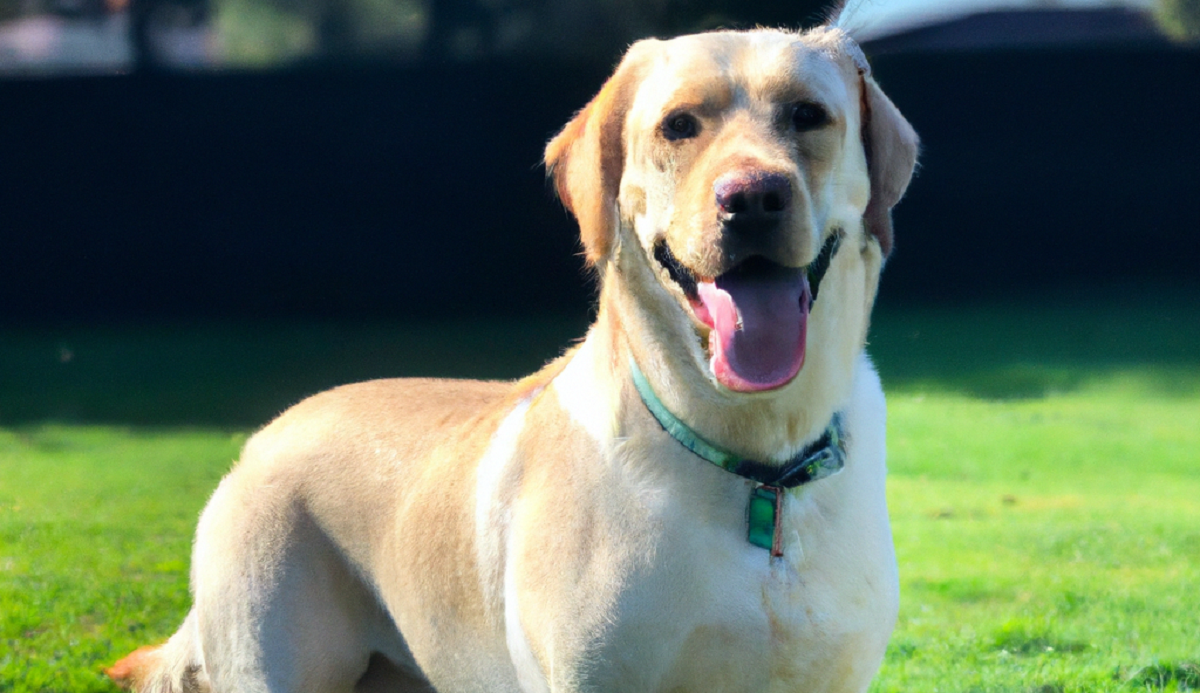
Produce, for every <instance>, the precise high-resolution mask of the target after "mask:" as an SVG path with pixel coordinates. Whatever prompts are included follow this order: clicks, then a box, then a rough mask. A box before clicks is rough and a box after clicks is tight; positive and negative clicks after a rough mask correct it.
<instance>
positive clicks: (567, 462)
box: [109, 27, 917, 691]
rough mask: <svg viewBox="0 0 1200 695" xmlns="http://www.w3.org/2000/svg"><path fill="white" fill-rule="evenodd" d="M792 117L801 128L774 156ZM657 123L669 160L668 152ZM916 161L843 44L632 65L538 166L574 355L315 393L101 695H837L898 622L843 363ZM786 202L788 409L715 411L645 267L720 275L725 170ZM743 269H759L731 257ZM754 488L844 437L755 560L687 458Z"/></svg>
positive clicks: (228, 489)
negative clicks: (795, 107) (738, 469)
mask: <svg viewBox="0 0 1200 695" xmlns="http://www.w3.org/2000/svg"><path fill="white" fill-rule="evenodd" d="M799 99H803V100H806V101H811V102H816V103H819V104H821V105H823V106H824V108H825V109H826V110H827V111H828V113H829V115H830V121H829V124H828V125H826V126H825V127H823V128H820V129H817V130H813V131H811V132H799V133H798V132H792V131H790V130H789V129H788V127H787V123H786V117H785V118H783V119H782V121H781V118H780V113H781V110H783V109H786V108H787V106H788V104H790V103H793V102H795V101H796V100H799ZM680 109H684V110H686V111H688V112H689V113H692V114H694V115H695V117H696V118H697V119H698V122H699V126H700V129H699V132H698V134H697V135H696V136H695V137H693V138H689V139H685V140H676V141H670V140H668V139H665V138H664V137H663V129H662V123H663V120H664V118H665V117H666V116H667V115H668V114H671V113H674V112H677V111H679V110H680ZM916 151H917V141H916V136H915V134H914V133H913V131H912V128H911V127H909V125H908V123H907V122H906V121H905V120H904V118H903V117H902V116H901V115H900V113H899V112H898V111H897V110H896V108H895V106H894V105H893V104H892V103H891V102H890V101H889V100H888V99H887V97H886V96H884V95H883V93H882V92H881V91H880V90H879V87H878V86H877V85H876V84H875V82H874V80H873V79H872V78H871V77H870V75H869V73H868V72H867V70H866V64H865V61H864V60H863V59H862V54H861V52H859V51H858V48H857V47H856V46H855V45H854V43H853V41H852V40H850V39H849V38H848V37H847V36H846V35H845V34H844V33H843V32H841V31H840V30H838V29H834V28H830V27H821V28H817V29H814V30H811V31H809V32H807V33H791V32H784V31H772V30H757V31H752V32H716V33H710V34H702V35H696V36H686V37H681V38H678V39H674V40H671V41H652V40H651V41H642V42H639V43H637V44H635V45H634V46H633V47H632V48H631V49H630V50H629V52H628V54H627V55H626V56H625V58H624V60H623V61H622V63H621V65H620V66H619V67H618V68H617V70H616V73H615V74H614V75H613V77H612V78H611V79H610V80H609V81H608V83H607V84H605V86H604V88H603V89H602V90H601V91H600V93H599V94H598V95H597V97H596V98H595V99H594V100H593V101H592V103H591V104H589V105H588V106H587V107H586V108H584V109H583V110H582V111H580V112H579V114H578V115H576V116H575V118H574V119H573V120H572V121H571V122H570V123H568V124H567V126H566V127H565V128H564V129H563V131H562V132H561V133H560V134H559V135H558V136H557V137H555V138H554V139H553V140H552V141H551V142H550V144H549V146H548V147H547V149H546V162H547V164H548V166H549V169H550V171H551V172H552V175H553V177H554V181H555V183H556V186H557V188H558V190H559V192H560V194H561V196H562V200H563V202H564V203H565V204H566V205H567V207H568V208H569V209H570V210H571V211H572V213H573V214H574V215H575V216H576V218H577V219H578V221H579V226H580V231H581V235H582V240H583V245H584V248H585V249H586V253H587V259H588V261H589V262H590V263H591V264H593V265H594V266H595V268H596V270H597V273H598V275H599V277H600V281H601V282H600V285H601V291H600V297H599V311H598V318H597V320H596V322H595V324H594V325H593V326H592V327H591V329H590V330H589V332H588V335H587V338H586V340H585V341H584V342H583V343H582V344H581V345H580V346H579V347H578V348H576V349H574V350H572V351H571V352H569V353H568V354H566V355H564V356H563V357H562V358H560V359H559V360H557V361H555V362H553V363H552V364H550V365H548V366H547V367H546V368H545V369H544V370H542V371H541V372H539V373H538V374H536V375H534V376H532V377H529V378H528V379H525V380H523V381H519V382H516V383H493V382H474V381H453V380H428V379H396V380H382V381H372V382H367V383H361V384H355V385H351V386H344V387H341V388H338V389H334V390H332V391H328V392H326V393H322V394H320V395H317V396H314V397H312V398H310V399H308V400H306V401H304V402H302V403H300V404H299V405H297V406H295V407H293V408H292V409H290V410H289V411H287V412H286V413H284V414H283V415H282V416H281V417H279V418H278V419H277V420H275V421H274V422H272V423H271V424H270V425H268V426H267V427H266V428H264V429H263V430H262V431H260V432H259V433H257V434H256V435H255V436H254V437H253V438H252V439H251V440H250V441H249V442H248V443H247V445H246V447H245V450H244V452H243V453H242V457H241V461H240V463H239V464H238V465H237V466H236V467H235V469H234V470H233V471H232V472H231V473H230V474H229V475H228V476H226V478H225V479H224V480H223V481H222V482H221V484H220V486H219V487H218V489H217V491H216V493H215V494H214V495H213V497H212V499H211V500H210V501H209V503H208V506H207V508H206V509H205V511H204V513H203V515H202V517H201V519H200V524H199V528H198V529H197V534H196V542H195V548H194V553H193V558H192V593H193V599H194V600H193V607H192V609H191V612H190V613H189V614H188V616H187V618H186V620H185V621H184V623H183V626H182V627H181V628H180V630H179V632H177V633H176V634H175V635H174V636H173V637H172V638H171V639H170V640H169V641H168V642H166V643H165V644H164V645H161V646H159V647H152V648H143V649H141V650H138V651H137V652H134V653H133V654H131V655H130V656H128V657H126V658H125V659H124V660H122V661H121V662H119V663H118V664H117V665H116V666H114V667H113V668H112V669H111V670H110V671H109V674H110V675H111V676H113V677H114V678H115V679H117V680H119V681H120V682H122V683H123V684H124V685H126V686H129V687H133V688H137V689H139V690H185V689H186V690H208V689H213V690H218V691H250V690H326V691H333V690H349V689H352V688H356V687H357V688H359V689H375V688H387V689H393V690H427V689H430V688H436V689H439V690H459V691H463V690H488V691H503V690H545V689H553V690H609V691H615V690H642V691H655V690H702V691H711V690H756V691H760V690H789V691H819V690H863V689H865V688H866V687H867V686H868V685H869V683H870V681H871V678H872V677H873V676H874V674H875V672H876V670H877V668H878V666H879V663H880V661H881V659H882V657H883V652H884V648H885V645H886V644H887V640H888V637H889V635H890V633H891V630H892V627H893V624H894V621H895V617H896V611H897V605H898V582H897V571H896V563H895V557H894V553H893V549H892V540H891V532H890V529H889V526H888V518H887V509H886V504H885V500H884V474H885V465H884V419H885V405H884V399H883V392H882V390H881V388H880V384H879V379H878V377H877V376H876V374H875V371H874V369H873V368H872V366H871V364H870V362H869V360H868V359H867V357H866V356H865V354H864V352H863V345H864V341H865V337H866V334H867V323H868V319H869V314H870V310H871V306H872V304H873V302H874V298H875V291H876V287H877V283H878V278H879V272H880V268H881V266H882V264H883V260H884V258H885V256H886V255H887V251H888V249H890V247H891V243H892V231H891V224H890V220H889V213H890V209H891V207H892V206H893V205H894V204H895V203H896V201H897V200H899V198H900V196H901V195H902V194H903V192H904V189H905V187H906V186H907V184H908V181H909V178H910V176H911V175H912V171H913V167H914V165H915V161H916ZM732 170H737V171H769V172H774V173H775V174H778V175H779V176H785V177H787V179H788V180H789V181H790V182H791V185H792V186H793V194H794V195H793V203H794V204H793V205H792V208H791V209H790V210H789V213H788V216H787V219H786V221H785V223H784V224H782V225H781V226H780V227H779V229H777V230H775V231H774V232H773V233H772V234H771V235H770V236H769V238H768V239H765V240H763V241H762V242H761V243H762V244H763V246H762V249H765V250H762V251H761V252H762V253H764V254H768V255H769V256H770V257H771V260H773V261H775V262H778V263H780V264H783V265H787V266H792V267H796V268H799V267H802V266H806V265H807V264H809V263H811V262H812V261H813V259H814V258H815V257H816V256H817V253H818V251H819V249H820V248H821V246H822V243H823V241H824V240H825V239H826V238H828V237H829V235H831V234H835V233H836V234H842V235H844V236H843V240H842V243H841V247H840V251H839V252H838V253H837V254H836V255H835V256H834V257H833V260H832V263H831V265H830V268H829V271H828V273H827V275H826V276H825V278H824V280H823V283H822V284H821V289H820V295H819V300H818V301H817V302H816V304H815V305H814V308H813V309H812V313H811V315H810V316H809V318H808V329H807V331H808V332H807V357H806V359H805V362H804V366H803V368H802V369H801V370H800V372H799V374H797V375H796V376H795V378H793V379H792V380H791V381H790V383H787V384H786V385H785V386H782V387H780V388H776V389H774V390H770V391H765V392H760V393H752V394H747V393H739V392H733V391H730V390H728V389H726V388H724V387H723V386H722V385H721V384H720V383H719V382H718V381H717V380H716V379H715V378H714V375H713V374H712V372H711V371H710V369H709V365H708V355H707V347H706V345H707V339H708V336H709V333H708V329H707V327H706V326H705V325H703V324H702V323H701V322H700V321H698V320H697V319H696V317H695V316H694V315H693V313H692V309H691V306H690V304H689V301H690V300H689V298H688V297H687V296H685V293H684V292H683V291H682V290H681V287H680V285H678V284H677V283H676V282H673V281H672V279H671V277H670V275H669V273H668V271H667V269H666V268H664V267H663V266H662V265H660V263H659V262H657V261H656V260H655V258H654V249H655V247H656V245H658V244H663V243H665V244H666V245H667V246H668V248H669V249H670V251H671V252H672V253H673V254H674V256H675V257H676V258H677V259H678V260H679V262H680V263H681V264H682V265H683V266H684V267H686V268H687V269H689V270H690V271H691V272H693V273H694V274H695V275H696V276H697V277H700V278H710V277H715V276H717V275H719V274H721V273H723V272H725V271H726V270H729V269H730V268H732V267H733V266H734V265H735V264H736V263H737V261H738V259H737V258H735V257H733V255H734V254H733V252H731V251H729V249H730V248H731V247H730V246H729V245H728V243H727V242H728V240H727V238H726V236H725V235H726V230H725V229H724V228H723V227H722V225H721V224H720V222H719V220H718V217H717V215H716V213H715V203H714V199H713V198H714V196H713V190H714V189H713V186H714V181H715V180H716V178H717V177H719V176H721V175H722V174H723V173H725V172H729V171H732ZM756 243H757V242H756ZM631 358H632V359H635V360H636V361H637V363H638V364H640V365H641V367H642V370H643V371H644V373H645V374H646V376H647V378H648V379H649V381H650V383H651V385H652V386H653V388H654V389H655V391H656V392H657V393H658V395H659V397H660V398H661V400H662V401H663V403H664V404H665V405H666V406H667V407H668V408H669V409H670V410H671V411H672V412H673V413H674V414H676V415H677V416H678V417H679V418H680V419H682V420H683V421H684V422H686V423H688V424H689V425H690V426H691V427H692V428H693V429H695V430H696V431H697V432H699V433H700V434H701V435H702V436H704V437H705V438H707V439H708V440H710V441H712V442H714V443H716V444H718V445H720V446H723V447H725V448H726V449H729V450H733V451H736V452H738V453H740V454H742V455H745V456H747V457H753V458H756V459H759V460H762V461H772V462H782V461H785V460H787V459H788V458H789V457H791V456H793V455H794V454H796V453H797V452H798V451H801V450H802V449H803V448H804V447H805V446H806V444H807V443H809V442H811V441H813V440H814V439H815V438H816V437H817V436H819V434H820V433H821V432H822V431H823V429H824V428H825V426H826V424H827V423H828V422H829V421H830V418H831V417H832V415H833V414H834V413H835V412H841V413H842V414H843V420H844V423H845V428H846V432H847V435H848V439H849V444H848V453H847V462H846V466H845V469H844V471H843V472H842V473H840V474H838V475H835V476H833V477H830V478H827V479H824V480H821V481H818V482H815V483H812V484H810V485H806V486H804V487H800V488H796V489H794V490H791V491H789V492H787V494H786V496H785V499H784V502H783V520H782V541H783V557H782V558H777V559H772V558H771V557H769V553H768V552H767V551H766V550H763V549H762V548H759V547H756V546H753V545H751V544H749V543H748V542H747V540H746V516H745V515H746V504H747V500H748V496H749V491H750V489H751V483H750V482H748V481H746V480H744V479H742V478H739V477H737V476H734V475H732V474H730V473H728V472H725V471H723V470H720V469H719V468H717V467H716V466H713V465H711V464H709V463H707V462H705V461H703V460H701V459H699V458H697V457H696V456H695V455H693V454H692V453H690V452H689V451H688V450H686V449H684V448H683V447H682V446H681V445H680V444H679V443H678V442H676V441H675V440H674V439H672V438H671V437H670V436H669V435H668V434H667V433H665V432H664V431H663V429H662V427H660V426H659V425H658V423H657V422H656V421H655V420H654V419H653V417H652V416H651V415H650V413H649V412H648V411H647V409H646V407H645V406H644V405H643V403H642V402H641V400H640V399H639V397H638V394H637V393H636V391H635V390H634V388H633V386H632V383H631V380H630V371H629V364H630V360H631Z"/></svg>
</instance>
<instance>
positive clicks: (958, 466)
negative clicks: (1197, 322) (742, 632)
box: [875, 380, 1200, 692]
mask: <svg viewBox="0 0 1200 695" xmlns="http://www.w3.org/2000/svg"><path fill="white" fill-rule="evenodd" d="M1122 381H1124V380H1122ZM1100 386H1108V385H1103V384H1102V385H1100ZM889 417H890V422H889V428H888V429H889V434H890V439H889V483H888V492H889V494H888V499H889V507H890V511H891V517H892V530H893V534H894V537H895V542H896V549H897V555H898V560H899V564H900V569H901V583H902V597H903V598H902V601H901V615H900V622H899V625H898V627H897V630H896V632H895V635H894V637H893V639H892V643H891V645H890V647H889V650H888V656H887V660H886V662H885V665H884V668H883V670H882V672H881V673H880V675H879V677H878V679H877V680H876V683H875V687H876V688H877V689H879V690H901V691H912V690H916V691H930V690H942V691H963V690H967V691H979V690H986V691H1063V690H1065V691H1068V692H1069V691H1112V690H1128V689H1135V690H1137V689H1147V688H1154V689H1168V690H1174V689H1191V690H1197V689H1200V669H1198V668H1197V664H1200V600H1198V599H1197V598H1196V597H1197V596H1200V466H1198V465H1197V454H1196V452H1197V451H1200V398H1194V397H1189V398H1181V397H1170V398H1153V397H1149V396H1147V395H1146V392H1145V390H1144V389H1143V388H1128V387H1127V386H1122V385H1121V383H1118V384H1116V385H1112V387H1111V388H1099V389H1098V390H1097V392H1089V393H1075V394H1070V395H1061V396H1050V397H1046V398H1042V399H1036V400H1022V401H1000V402H989V401H983V400H979V399H975V398H971V397H964V396H957V395H946V394H925V395H914V394H911V393H904V394H898V395H897V394H894V395H892V396H891V398H890V399H889Z"/></svg>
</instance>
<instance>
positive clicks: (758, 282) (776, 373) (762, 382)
mask: <svg viewBox="0 0 1200 695" xmlns="http://www.w3.org/2000/svg"><path fill="white" fill-rule="evenodd" d="M751 263H753V264H754V266H755V267H754V268H753V269H750V272H745V266H746V265H748V264H751ZM697 290H698V294H699V295H700V302H699V304H700V305H699V306H696V307H695V308H696V309H697V312H696V314H697V316H698V317H699V318H700V320H702V321H704V322H705V323H707V324H708V325H709V326H711V327H712V334H711V335H710V336H709V339H708V341H709V346H710V351H711V352H712V360H711V362H710V367H711V369H712V371H713V374H714V375H715V376H716V377H717V381H719V382H720V383H721V384H722V385H724V386H725V387H726V388H728V389H730V390H733V391H766V390H769V389H774V388H779V387H780V386H783V385H784V384H786V383H788V382H789V381H791V380H792V379H793V378H794V377H795V376H796V374H797V373H798V372H799V371H800V367H801V366H803V365H804V335H805V328H806V326H807V323H808V304H809V302H808V292H809V290H808V277H807V276H806V274H805V272H804V270H803V269H802V268H784V267H782V266H776V265H771V264H766V263H754V261H750V262H748V263H747V264H743V266H739V267H738V268H735V269H734V270H733V271H730V272H728V273H725V274H724V275H722V276H720V277H718V278H717V279H716V281H715V282H698V283H697ZM739 318H740V322H739Z"/></svg>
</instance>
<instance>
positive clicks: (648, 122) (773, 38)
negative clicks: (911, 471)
mask: <svg viewBox="0 0 1200 695" xmlns="http://www.w3.org/2000/svg"><path fill="white" fill-rule="evenodd" d="M916 148H917V141H916V135H915V134H914V133H913V131H912V128H911V127H910V126H909V125H908V123H907V122H906V121H905V120H904V119H903V117H901V116H900V114H899V112H898V111H897V110H896V108H895V107H894V106H893V105H892V104H891V102H890V101H888V99H887V98H886V97H885V96H884V95H883V94H882V92H880V91H879V88H878V87H877V86H876V85H875V83H874V81H873V80H872V79H871V78H870V76H869V74H868V70H867V66H866V62H865V60H864V59H863V57H862V54H861V52H860V51H859V50H858V48H857V46H856V45H855V44H854V43H853V41H852V40H851V39H849V37H847V36H846V35H845V34H844V33H843V32H841V31H839V30H836V29H829V28H820V29H816V30H813V31H810V32H808V33H805V34H794V33H789V32H782V31H764V30H760V31H753V32H717V33H710V34H700V35H695V36H685V37H681V38H677V39H674V40H671V41H643V42H639V43H637V44H635V45H634V46H633V47H632V48H631V49H630V51H629V52H628V54H627V55H626V57H625V59H624V60H623V61H622V63H621V65H620V67H619V68H618V69H617V72H616V73H615V74H614V76H613V77H612V78H611V79H610V80H609V82H608V83H607V84H606V85H605V86H604V88H603V89H602V90H601V92H600V94H599V95H598V96H597V97H596V98H595V99H594V100H593V101H592V103H591V104H589V105H588V107H587V108H585V109H584V110H583V111H581V112H580V114H579V115H578V116H576V118H575V119H574V120H573V121H572V122H571V123H569V124H568V125H567V127H566V128H565V129H564V130H563V132H562V133H560V134H559V135H558V136H557V137H556V138H555V139H554V140H553V141H552V142H551V143H550V145H549V147H548V148H547V153H546V159H547V163H548V164H549V165H550V167H551V170H552V171H553V172H554V176H555V179H556V182H557V185H558V189H559V193H560V195H561V197H562V199H563V201H564V202H565V203H566V205H567V206H568V207H569V208H570V209H571V210H572V212H573V213H574V214H575V216H576V218H577V219H578V220H579V223H580V229H581V232H582V236H583V241H584V245H585V248H586V250H587V255H588V259H589V261H591V262H592V263H595V264H597V265H598V266H599V267H600V268H601V271H602V273H603V274H605V275H606V276H607V275H608V274H609V273H610V271H611V269H615V270H616V272H617V273H618V275H619V276H620V279H621V281H622V282H624V283H626V284H627V285H628V286H629V289H630V291H631V293H632V294H635V295H637V296H638V297H639V298H640V302H641V304H642V307H643V309H644V310H646V311H647V312H648V314H649V316H650V321H649V323H651V324H653V325H652V326H651V332H653V333H654V334H656V335H658V336H659V337H660V339H662V340H679V341H682V342H683V343H684V344H685V345H686V347H685V348H684V350H683V352H685V353H688V354H690V355H691V357H692V359H691V360H690V361H691V362H692V363H693V366H695V367H696V368H697V369H698V370H699V371H700V372H701V373H704V374H705V376H706V377H707V378H708V379H709V380H711V381H713V382H715V384H716V385H717V386H718V388H719V389H722V390H725V391H733V392H743V393H744V392H758V391H774V390H777V389H781V388H783V387H785V386H787V385H788V384H791V383H792V382H793V381H795V380H796V378H797V376H798V375H799V374H800V373H801V371H802V369H803V368H804V366H805V364H806V361H807V362H811V361H812V359H813V358H814V355H813V354H812V353H813V352H814V349H815V350H816V351H817V352H820V351H821V350H829V351H836V350H841V351H842V353H843V354H845V353H850V354H852V355H853V354H856V353H857V348H858V347H861V344H862V341H863V339H864V338H865V324H866V319H867V315H868V314H869V311H870V305H871V303H872V302H873V299H874V291H875V285H876V282H877V278H878V273H879V269H880V267H881V265H882V261H883V258H884V257H885V256H886V255H887V253H888V251H889V250H890V248H891V242H892V236H891V235H892V232H891V224H890V209H891V207H892V206H893V205H894V204H895V203H896V202H897V201H898V200H899V198H900V196H901V195H902V194H903V191H904V189H905V187H906V186H907V184H908V180H909V178H910V177H911V175H912V171H913V167H914V166H915V161H916ZM826 268H827V269H828V272H825V270H826ZM608 281H609V278H607V277H605V282H608ZM847 283H850V284H853V285H857V289H854V288H849V287H846V285H847ZM818 289H819V290H820V295H821V298H822V300H823V301H825V302H834V301H836V302H837V303H839V304H841V303H845V302H849V303H851V304H857V306H854V307H851V308H850V312H849V315H846V313H845V311H844V310H843V309H839V312H840V316H836V317H835V316H832V315H831V316H829V317H827V320H825V321H823V322H822V323H823V324H827V325H821V326H817V325H810V323H814V322H810V315H809V314H810V309H811V308H812V307H813V306H814V304H813V302H814V295H816V294H817V292H818ZM827 295H829V296H831V297H832V298H831V299H826V296H827ZM847 319H848V321H847ZM817 328H820V329H821V330H820V331H817V330H815V329H817ZM855 341H857V345H856V346H855V345H850V344H849V343H853V342H855ZM818 348H819V349H818ZM818 359H823V360H824V361H828V359H826V358H818ZM825 366H834V365H825ZM846 369H849V365H847V366H846ZM805 371H812V370H805ZM843 371H844V370H843Z"/></svg>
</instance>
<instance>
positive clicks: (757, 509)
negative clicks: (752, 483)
mask: <svg viewBox="0 0 1200 695" xmlns="http://www.w3.org/2000/svg"><path fill="white" fill-rule="evenodd" d="M779 492H780V491H779V489H778V488H774V487H768V486H765V485H764V486H761V487H756V488H754V489H753V490H751V491H750V510H749V513H748V516H749V520H750V533H749V536H748V537H747V540H749V541H750V544H751V545H756V546H758V547H760V548H765V549H767V550H770V551H771V552H772V554H775V553H776V552H777V551H778V548H776V547H775V540H776V539H775V531H776V528H775V527H776V523H777V521H778V517H779Z"/></svg>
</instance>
